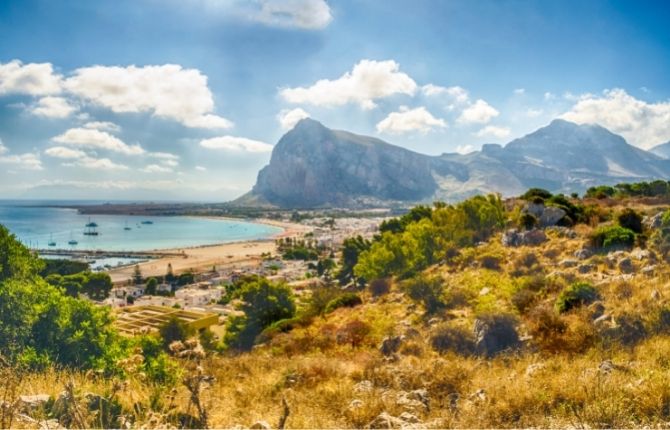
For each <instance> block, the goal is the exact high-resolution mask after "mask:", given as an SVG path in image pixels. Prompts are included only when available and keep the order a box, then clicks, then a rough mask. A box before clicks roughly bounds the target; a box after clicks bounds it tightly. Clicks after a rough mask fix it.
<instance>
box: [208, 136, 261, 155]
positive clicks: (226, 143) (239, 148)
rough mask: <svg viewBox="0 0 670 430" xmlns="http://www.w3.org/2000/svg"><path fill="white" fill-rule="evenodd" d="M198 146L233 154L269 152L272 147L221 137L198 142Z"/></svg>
mask: <svg viewBox="0 0 670 430" xmlns="http://www.w3.org/2000/svg"><path fill="white" fill-rule="evenodd" d="M200 146H202V147H203V148H208V149H223V150H226V151H234V152H257V153H260V152H271V151H272V145H268V144H267V143H265V142H259V141H258V140H252V139H247V138H245V137H236V136H221V137H212V138H210V139H204V140H201V141H200Z"/></svg>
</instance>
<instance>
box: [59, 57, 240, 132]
mask: <svg viewBox="0 0 670 430" xmlns="http://www.w3.org/2000/svg"><path fill="white" fill-rule="evenodd" d="M64 87H65V88H66V89H67V90H68V91H69V92H71V93H72V94H74V95H76V96H78V97H80V98H82V99H84V100H87V101H89V102H91V103H93V104H95V105H99V106H103V107H106V108H108V109H111V110H112V111H113V112H117V113H128V112H132V113H137V112H147V113H151V114H152V115H154V116H156V117H161V118H167V119H171V120H175V121H178V122H180V123H182V124H183V125H185V126H187V127H196V128H223V129H227V128H230V127H232V126H233V123H232V122H230V121H229V120H227V119H225V118H222V117H220V116H217V115H215V114H213V113H212V111H213V110H214V98H213V96H212V93H211V91H210V90H209V87H208V86H207V76H205V75H203V74H202V73H201V72H200V71H199V70H197V69H183V68H182V67H181V66H180V65H176V64H165V65H161V66H144V67H137V66H128V67H111V66H110V67H108V66H92V67H84V68H80V69H77V70H75V71H74V74H73V75H72V76H71V77H69V78H68V79H66V80H65V83H64Z"/></svg>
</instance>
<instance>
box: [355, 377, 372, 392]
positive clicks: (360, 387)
mask: <svg viewBox="0 0 670 430" xmlns="http://www.w3.org/2000/svg"><path fill="white" fill-rule="evenodd" d="M373 389H374V385H373V384H372V381H368V380H367V379H366V380H363V381H361V382H358V383H357V384H355V385H354V393H359V394H361V393H370V392H372V390H373Z"/></svg>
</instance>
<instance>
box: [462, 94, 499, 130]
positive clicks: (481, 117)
mask: <svg viewBox="0 0 670 430" xmlns="http://www.w3.org/2000/svg"><path fill="white" fill-rule="evenodd" d="M499 114H500V113H499V112H498V111H497V110H496V109H495V108H494V107H493V106H491V105H490V104H488V103H487V102H486V101H484V100H482V99H479V100H477V101H476V102H474V103H472V104H471V105H470V106H468V107H467V108H465V109H463V112H461V115H460V116H459V117H458V119H457V120H456V121H457V122H459V123H461V124H486V123H487V122H489V121H491V120H492V119H493V118H495V117H497V116H498V115H499Z"/></svg>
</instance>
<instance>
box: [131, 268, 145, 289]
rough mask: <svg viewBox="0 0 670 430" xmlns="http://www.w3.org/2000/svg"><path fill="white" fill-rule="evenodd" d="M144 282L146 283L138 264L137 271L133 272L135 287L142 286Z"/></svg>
mask: <svg viewBox="0 0 670 430" xmlns="http://www.w3.org/2000/svg"><path fill="white" fill-rule="evenodd" d="M142 281H144V278H142V270H141V269H140V265H139V264H136V265H135V269H134V270H133V282H134V283H135V285H141V284H142Z"/></svg>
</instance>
